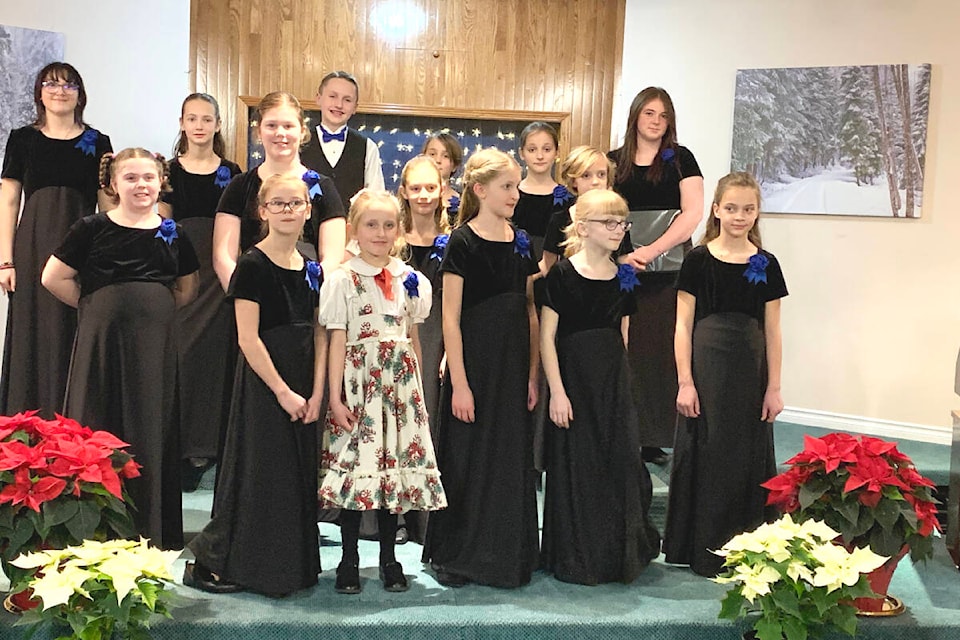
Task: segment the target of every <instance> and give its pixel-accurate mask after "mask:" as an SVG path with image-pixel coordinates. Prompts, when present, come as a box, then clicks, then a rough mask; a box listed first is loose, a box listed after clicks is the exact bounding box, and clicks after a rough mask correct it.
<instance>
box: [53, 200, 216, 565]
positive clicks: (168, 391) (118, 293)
mask: <svg viewBox="0 0 960 640" xmlns="http://www.w3.org/2000/svg"><path fill="white" fill-rule="evenodd" d="M158 236H160V237H158ZM54 255H55V256H56V257H57V258H59V259H60V260H61V261H63V262H64V263H65V264H66V265H68V266H70V267H72V268H74V269H76V270H77V271H78V273H79V275H78V278H79V280H80V303H79V305H78V308H77V312H78V313H77V318H78V323H77V340H76V344H75V345H74V349H73V357H72V359H71V362H70V377H69V380H68V382H67V393H66V400H65V402H64V414H65V415H66V416H68V417H70V418H73V419H75V420H77V421H79V422H80V423H82V424H85V425H87V426H90V427H92V428H94V429H106V430H107V431H110V432H111V433H113V434H115V435H116V436H117V437H118V438H120V439H121V440H124V441H126V442H129V443H130V453H132V454H133V455H134V457H135V458H136V461H137V462H138V463H140V464H141V465H143V468H142V469H141V470H140V473H141V476H140V477H139V478H134V479H132V480H129V481H128V483H127V487H128V489H129V491H130V496H131V497H132V498H133V501H134V504H135V505H136V511H135V513H134V521H135V522H136V524H137V527H138V529H139V530H140V533H141V534H142V535H144V536H146V537H148V538H150V539H151V540H152V541H153V543H154V544H155V545H157V546H159V547H162V548H165V549H180V548H182V547H183V526H182V520H181V504H180V463H179V459H178V458H179V449H180V447H179V442H178V440H179V438H178V434H177V430H176V425H175V422H174V420H173V404H174V402H173V400H174V392H175V387H174V381H175V376H176V357H175V351H174V350H173V349H172V344H173V339H172V335H171V334H172V329H173V326H174V323H173V319H174V315H175V312H176V309H175V304H174V299H173V294H172V293H171V291H170V287H171V285H172V284H173V283H174V281H175V280H176V279H177V278H179V277H181V276H185V275H189V274H191V273H193V272H195V271H197V269H198V267H199V265H198V264H197V256H196V253H195V252H194V250H193V246H192V245H191V244H190V241H189V240H188V239H187V238H186V235H185V234H184V233H183V229H182V228H181V227H179V226H177V228H176V233H175V234H174V235H171V236H170V237H169V238H165V237H163V236H162V235H161V231H160V229H159V228H157V227H154V228H153V229H135V228H131V227H124V226H121V225H119V224H117V223H115V222H113V221H112V220H110V218H109V217H108V216H107V214H105V213H98V214H95V215H92V216H87V217H85V218H82V219H81V220H79V221H78V222H76V223H75V224H74V225H73V226H72V227H71V228H70V231H69V232H68V233H67V236H66V238H65V239H64V241H63V244H62V245H61V246H60V247H59V248H58V249H57V250H56V251H55V252H54Z"/></svg>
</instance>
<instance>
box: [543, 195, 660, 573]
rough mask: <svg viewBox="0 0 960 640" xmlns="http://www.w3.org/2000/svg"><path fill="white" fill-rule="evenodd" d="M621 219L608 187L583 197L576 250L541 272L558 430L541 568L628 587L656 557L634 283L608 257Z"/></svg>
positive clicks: (572, 242)
mask: <svg viewBox="0 0 960 640" xmlns="http://www.w3.org/2000/svg"><path fill="white" fill-rule="evenodd" d="M626 216H627V203H626V202H624V201H623V199H622V198H621V197H620V196H618V195H617V194H615V193H613V192H612V191H606V190H594V191H591V192H589V193H586V194H584V195H582V196H580V198H579V199H578V200H577V207H576V211H575V213H574V221H573V223H572V224H570V225H569V226H568V227H567V237H568V240H567V241H566V243H565V245H566V247H567V252H568V254H569V253H572V255H570V259H569V260H564V261H563V262H561V263H559V264H557V265H556V266H555V267H554V268H553V269H552V270H551V271H550V273H549V275H547V283H546V284H547V289H546V301H545V303H544V307H543V310H542V313H541V334H540V353H541V355H542V357H543V368H544V371H545V372H546V375H547V380H548V382H549V384H550V420H552V421H553V424H554V425H555V428H551V429H550V431H548V433H547V463H548V466H547V489H546V495H545V498H544V516H543V550H542V564H543V566H544V568H546V569H547V570H548V571H551V572H553V574H554V575H555V576H556V577H557V579H559V580H563V581H565V582H575V583H579V584H599V583H602V582H614V581H621V582H627V583H629V582H632V581H633V580H634V579H635V578H636V577H637V575H639V573H640V571H641V570H642V569H643V568H644V567H645V566H647V564H648V563H649V562H650V561H651V560H652V559H653V558H655V557H656V556H657V554H659V553H660V534H659V533H658V532H657V529H656V527H654V526H653V525H652V524H651V523H650V521H649V519H648V517H647V513H648V511H649V509H650V502H651V500H652V496H653V486H652V484H651V482H650V474H649V473H648V472H647V468H646V466H645V465H644V464H643V462H642V461H641V460H640V448H639V436H640V434H639V421H638V419H637V411H636V407H635V406H634V403H633V398H632V397H631V395H630V374H629V370H628V368H627V354H626V348H625V347H626V344H625V343H626V340H627V332H628V327H627V325H628V323H629V316H630V313H631V312H632V311H633V307H634V299H633V289H634V288H635V287H636V286H637V284H638V281H637V277H636V274H635V273H634V271H633V267H631V266H629V265H621V266H620V267H619V269H618V268H617V264H616V262H615V261H614V260H613V258H612V255H613V254H614V253H615V252H616V250H617V248H618V247H619V246H620V242H621V241H622V240H623V236H624V233H625V232H626V231H627V230H629V228H630V223H629V222H627V220H626Z"/></svg>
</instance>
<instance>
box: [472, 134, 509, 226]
mask: <svg viewBox="0 0 960 640" xmlns="http://www.w3.org/2000/svg"><path fill="white" fill-rule="evenodd" d="M511 169H517V170H519V169H520V165H519V164H517V161H516V160H514V159H513V158H511V157H510V156H509V155H507V154H506V153H504V152H503V151H500V150H499V149H494V148H493V147H489V148H487V149H481V150H480V151H477V152H476V153H474V154H473V155H472V156H470V159H469V160H467V164H466V166H464V168H463V195H462V197H461V200H460V213H459V215H458V217H457V226H458V227H462V226H463V225H465V224H466V223H468V222H470V221H471V220H473V219H474V218H476V217H477V214H478V213H480V199H479V198H478V197H477V194H476V193H474V191H473V187H474V185H478V184H482V185H487V184H490V183H491V182H492V181H493V180H495V179H496V178H497V177H498V176H499V175H500V174H501V173H503V172H505V171H509V170H511Z"/></svg>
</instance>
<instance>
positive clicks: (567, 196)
mask: <svg viewBox="0 0 960 640" xmlns="http://www.w3.org/2000/svg"><path fill="white" fill-rule="evenodd" d="M572 198H573V195H571V193H570V192H569V191H567V188H566V187H565V186H563V185H562V184H558V185H557V186H555V187H554V188H553V206H555V207H561V206H563V205H565V204H567V202H569V201H570V200H571V199H572Z"/></svg>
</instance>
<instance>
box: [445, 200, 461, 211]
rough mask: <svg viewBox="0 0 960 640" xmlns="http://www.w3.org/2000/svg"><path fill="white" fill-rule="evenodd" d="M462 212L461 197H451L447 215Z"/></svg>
mask: <svg viewBox="0 0 960 640" xmlns="http://www.w3.org/2000/svg"><path fill="white" fill-rule="evenodd" d="M459 212H460V196H450V204H448V205H447V213H459Z"/></svg>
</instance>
